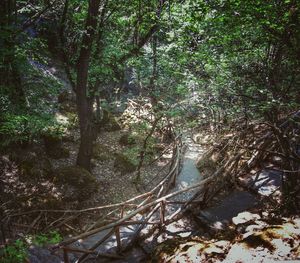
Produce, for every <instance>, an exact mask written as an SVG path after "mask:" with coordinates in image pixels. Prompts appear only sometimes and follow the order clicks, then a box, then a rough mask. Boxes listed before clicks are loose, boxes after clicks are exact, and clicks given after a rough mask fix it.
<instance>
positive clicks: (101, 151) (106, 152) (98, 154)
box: [92, 143, 113, 162]
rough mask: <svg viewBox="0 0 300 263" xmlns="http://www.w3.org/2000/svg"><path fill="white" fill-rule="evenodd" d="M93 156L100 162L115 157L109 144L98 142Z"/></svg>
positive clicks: (94, 147)
mask: <svg viewBox="0 0 300 263" xmlns="http://www.w3.org/2000/svg"><path fill="white" fill-rule="evenodd" d="M92 157H93V158H94V159H96V160H98V161H100V162H105V161H109V160H111V159H112V158H113V154H112V153H111V151H110V149H109V148H108V147H107V146H105V145H103V144H100V143H97V144H95V145H94V146H93V155H92Z"/></svg>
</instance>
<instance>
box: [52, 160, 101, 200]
mask: <svg viewBox="0 0 300 263" xmlns="http://www.w3.org/2000/svg"><path fill="white" fill-rule="evenodd" d="M54 183H55V184H56V185H58V186H59V188H60V189H61V192H62V193H63V199H65V200H67V201H77V200H78V201H83V200H86V199H87V198H89V197H90V196H91V194H92V193H94V192H96V190H97V189H98V183H97V181H96V178H95V177H94V176H93V175H92V174H90V173H89V172H88V171H87V170H85V169H84V168H82V167H79V166H67V167H63V168H59V169H57V170H56V171H55V180H54Z"/></svg>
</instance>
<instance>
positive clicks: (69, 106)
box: [57, 90, 76, 113]
mask: <svg viewBox="0 0 300 263" xmlns="http://www.w3.org/2000/svg"><path fill="white" fill-rule="evenodd" d="M57 101H58V103H59V110H60V112H63V113H67V112H71V113H72V112H76V103H75V96H74V95H73V94H72V93H71V92H69V91H67V90H64V91H63V92H61V93H60V94H59V95H58V98H57Z"/></svg>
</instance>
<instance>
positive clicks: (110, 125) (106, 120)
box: [99, 110, 121, 132]
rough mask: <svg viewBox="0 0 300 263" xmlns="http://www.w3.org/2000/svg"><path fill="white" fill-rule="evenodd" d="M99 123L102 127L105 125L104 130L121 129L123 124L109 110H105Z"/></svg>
mask: <svg viewBox="0 0 300 263" xmlns="http://www.w3.org/2000/svg"><path fill="white" fill-rule="evenodd" d="M99 124H100V127H104V130H105V131H108V132H112V131H119V130H121V126H120V124H119V123H118V122H117V120H116V118H115V117H114V116H113V115H112V114H111V113H110V112H109V111H107V110H104V111H103V117H102V120H101V121H100V123H99Z"/></svg>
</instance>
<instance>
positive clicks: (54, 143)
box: [43, 135, 70, 159]
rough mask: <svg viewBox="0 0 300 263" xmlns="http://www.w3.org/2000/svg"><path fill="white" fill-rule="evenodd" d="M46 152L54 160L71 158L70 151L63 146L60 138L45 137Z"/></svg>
mask: <svg viewBox="0 0 300 263" xmlns="http://www.w3.org/2000/svg"><path fill="white" fill-rule="evenodd" d="M43 139H44V144H45V148H46V149H45V150H46V153H47V155H48V156H49V157H51V158H53V159H60V158H68V157H69V156H70V151H69V149H67V148H65V147H64V146H63V144H62V139H61V138H60V137H58V136H53V135H44V136H43Z"/></svg>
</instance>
